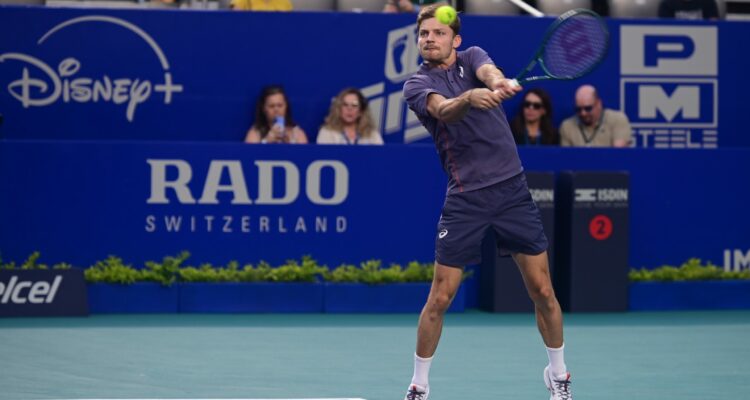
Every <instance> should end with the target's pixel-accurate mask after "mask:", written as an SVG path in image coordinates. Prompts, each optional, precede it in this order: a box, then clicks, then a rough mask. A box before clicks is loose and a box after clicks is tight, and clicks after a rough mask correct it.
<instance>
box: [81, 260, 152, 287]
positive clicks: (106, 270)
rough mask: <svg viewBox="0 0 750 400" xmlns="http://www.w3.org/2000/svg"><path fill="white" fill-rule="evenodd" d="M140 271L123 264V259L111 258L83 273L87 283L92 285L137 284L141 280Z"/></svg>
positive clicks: (99, 262)
mask: <svg viewBox="0 0 750 400" xmlns="http://www.w3.org/2000/svg"><path fill="white" fill-rule="evenodd" d="M140 275H141V274H140V273H139V272H138V270H136V269H135V268H133V267H132V266H130V265H126V264H123V262H122V259H121V258H119V257H115V256H109V257H107V259H106V260H104V261H98V262H97V263H96V264H94V265H92V266H91V267H90V268H88V269H86V270H85V271H83V276H84V278H85V279H86V282H92V283H100V282H101V283H121V284H131V283H135V282H136V281H138V280H139V278H140Z"/></svg>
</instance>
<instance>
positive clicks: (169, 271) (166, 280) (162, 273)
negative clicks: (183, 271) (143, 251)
mask: <svg viewBox="0 0 750 400" xmlns="http://www.w3.org/2000/svg"><path fill="white" fill-rule="evenodd" d="M188 257H190V253H189V252H187V251H182V252H180V254H179V255H177V257H171V256H166V257H164V258H163V259H162V262H161V263H157V262H155V261H146V269H143V270H140V271H139V273H140V275H141V276H140V279H139V280H141V281H145V282H158V283H161V284H162V285H164V286H171V285H172V284H173V283H175V282H176V281H177V276H178V274H179V270H180V265H182V263H184V262H185V260H187V259H188Z"/></svg>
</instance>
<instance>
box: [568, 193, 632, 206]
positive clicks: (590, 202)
mask: <svg viewBox="0 0 750 400" xmlns="http://www.w3.org/2000/svg"><path fill="white" fill-rule="evenodd" d="M628 196H629V190H628V189H625V188H577V189H575V192H574V207H575V208H591V207H596V208H627V207H628Z"/></svg>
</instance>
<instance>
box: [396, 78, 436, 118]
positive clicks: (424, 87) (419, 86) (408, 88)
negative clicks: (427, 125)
mask: <svg viewBox="0 0 750 400" xmlns="http://www.w3.org/2000/svg"><path fill="white" fill-rule="evenodd" d="M428 81H429V78H428V77H426V76H423V75H416V76H413V77H411V78H409V80H408V81H406V83H405V84H404V99H406V104H408V105H409V108H410V109H411V110H412V111H414V112H415V113H416V114H417V115H422V116H431V115H430V113H429V112H428V111H427V96H429V95H430V93H438V94H441V95H443V94H442V93H440V92H439V91H438V90H437V89H434V88H432V87H430V85H429V82H428ZM443 96H445V95H443Z"/></svg>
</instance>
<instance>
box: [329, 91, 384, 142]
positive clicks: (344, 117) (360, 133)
mask: <svg viewBox="0 0 750 400" xmlns="http://www.w3.org/2000/svg"><path fill="white" fill-rule="evenodd" d="M317 143H318V144H383V137H382V136H380V133H379V132H378V131H377V130H376V129H375V124H374V123H373V122H372V116H370V110H369V109H368V108H367V99H365V96H363V95H362V92H360V91H359V89H355V88H347V89H344V90H342V91H341V93H339V94H338V96H336V98H335V99H334V100H333V103H331V110H330V111H329V112H328V116H326V120H325V123H324V124H323V126H322V127H321V128H320V132H318V139H317Z"/></svg>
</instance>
